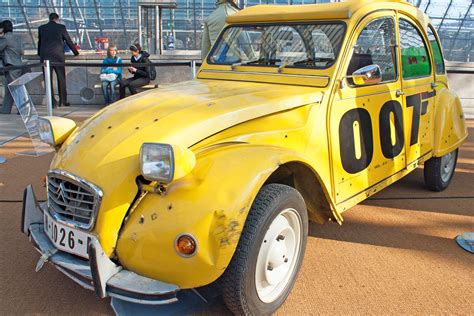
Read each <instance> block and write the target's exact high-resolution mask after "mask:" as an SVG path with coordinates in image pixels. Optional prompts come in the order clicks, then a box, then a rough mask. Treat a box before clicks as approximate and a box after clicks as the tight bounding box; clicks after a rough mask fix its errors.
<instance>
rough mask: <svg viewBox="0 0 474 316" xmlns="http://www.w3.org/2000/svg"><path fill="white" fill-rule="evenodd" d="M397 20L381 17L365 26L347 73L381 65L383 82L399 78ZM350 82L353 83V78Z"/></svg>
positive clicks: (350, 73)
mask: <svg viewBox="0 0 474 316" xmlns="http://www.w3.org/2000/svg"><path fill="white" fill-rule="evenodd" d="M395 47H396V41H395V22H394V20H393V19H392V18H390V17H386V18H380V19H375V20H373V21H371V22H370V23H369V24H367V25H366V26H365V28H364V29H363V30H362V32H361V33H360V35H359V38H358V39H357V42H356V44H355V46H354V53H353V55H352V58H351V61H350V63H349V67H348V68H347V75H348V76H350V75H352V74H353V73H354V72H355V71H356V70H358V69H360V68H362V67H365V66H368V65H379V67H380V69H381V70H382V82H387V81H393V80H395V79H396V78H397V67H396V64H397V63H396V60H397V59H396V54H395ZM349 83H350V84H352V82H351V80H349Z"/></svg>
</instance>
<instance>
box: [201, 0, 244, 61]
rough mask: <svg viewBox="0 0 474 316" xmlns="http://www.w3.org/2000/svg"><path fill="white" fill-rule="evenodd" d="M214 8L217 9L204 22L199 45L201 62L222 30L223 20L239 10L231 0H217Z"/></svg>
mask: <svg viewBox="0 0 474 316" xmlns="http://www.w3.org/2000/svg"><path fill="white" fill-rule="evenodd" d="M216 6H217V8H216V9H215V10H214V11H213V12H212V13H211V15H209V16H208V17H207V19H206V20H205V21H204V30H203V31H202V43H201V58H202V59H203V60H204V58H206V56H207V54H208V53H209V50H210V49H211V47H212V45H214V43H215V42H216V40H217V37H218V36H219V34H220V32H221V31H222V29H223V28H224V26H225V19H226V18H227V17H228V16H229V15H232V14H234V13H236V12H238V11H239V10H240V9H239V7H238V6H237V5H236V4H235V3H234V1H232V0H217V1H216Z"/></svg>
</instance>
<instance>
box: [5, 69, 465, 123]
mask: <svg viewBox="0 0 474 316" xmlns="http://www.w3.org/2000/svg"><path fill="white" fill-rule="evenodd" d="M53 66H63V67H104V66H105V67H107V66H117V64H104V63H100V62H91V63H87V62H51V61H49V60H45V61H44V62H39V63H38V62H37V63H31V64H24V65H21V66H6V67H0V75H1V74H3V73H4V72H7V71H11V70H17V69H22V70H25V69H31V68H34V67H42V68H43V74H44V81H45V95H46V106H47V110H48V115H50V116H52V115H53V95H52V89H51V67H53ZM127 66H136V64H132V63H121V64H120V67H127ZM140 66H155V67H170V66H171V67H172V66H188V67H190V69H191V75H192V78H194V77H196V73H197V67H199V66H201V61H200V60H183V61H180V60H173V61H169V62H150V63H142V64H140ZM446 71H447V73H456V74H459V73H461V74H474V66H473V65H472V64H470V63H454V62H447V63H446Z"/></svg>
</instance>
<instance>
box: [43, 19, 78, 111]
mask: <svg viewBox="0 0 474 316" xmlns="http://www.w3.org/2000/svg"><path fill="white" fill-rule="evenodd" d="M64 43H66V45H67V46H69V48H70V49H71V51H72V52H73V53H74V55H75V56H77V55H79V52H78V51H77V49H76V45H75V44H74V43H73V41H72V40H71V37H70V36H69V33H68V32H67V30H66V26H64V25H62V24H59V15H58V14H57V13H51V14H50V15H49V22H48V23H46V24H43V25H41V26H40V27H39V28H38V55H39V56H40V60H41V62H43V61H45V60H49V61H51V62H58V63H64V62H65V60H66V58H65V56H64ZM52 68H53V70H54V72H55V73H56V78H57V80H58V89H59V106H61V105H64V106H69V103H68V102H67V89H66V70H65V68H64V66H53V67H52ZM51 78H52V77H51ZM51 95H52V96H53V105H55V103H56V102H55V99H54V90H53V85H52V84H51Z"/></svg>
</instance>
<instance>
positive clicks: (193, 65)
mask: <svg viewBox="0 0 474 316" xmlns="http://www.w3.org/2000/svg"><path fill="white" fill-rule="evenodd" d="M191 73H192V75H193V79H194V77H196V61H195V60H191Z"/></svg>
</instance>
